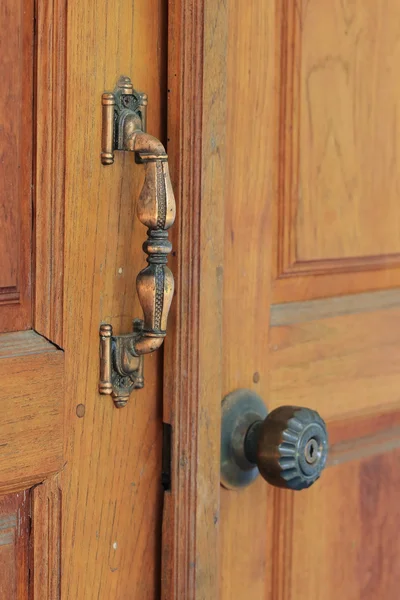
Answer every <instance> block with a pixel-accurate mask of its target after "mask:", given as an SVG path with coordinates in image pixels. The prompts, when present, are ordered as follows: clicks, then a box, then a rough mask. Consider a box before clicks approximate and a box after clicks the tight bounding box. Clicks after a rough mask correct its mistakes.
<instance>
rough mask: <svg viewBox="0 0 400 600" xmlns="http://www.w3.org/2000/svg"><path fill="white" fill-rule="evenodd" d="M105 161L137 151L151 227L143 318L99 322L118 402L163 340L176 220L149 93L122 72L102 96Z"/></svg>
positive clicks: (142, 208) (140, 205)
mask: <svg viewBox="0 0 400 600" xmlns="http://www.w3.org/2000/svg"><path fill="white" fill-rule="evenodd" d="M102 105H103V130H102V137H103V139H102V153H101V161H102V163H103V164H104V165H111V164H113V162H114V151H116V150H122V151H127V152H133V153H134V155H135V160H136V162H137V163H138V164H141V165H143V166H144V171H145V179H144V184H143V188H142V191H141V193H140V196H139V198H138V202H137V215H138V217H139V220H140V221H141V223H143V225H145V226H146V227H147V240H146V241H145V242H144V244H143V250H144V252H145V253H146V254H147V263H148V266H147V267H146V268H145V269H143V270H142V271H140V273H139V274H138V276H137V278H136V288H137V293H138V297H139V301H140V304H141V306H142V309H143V319H135V320H134V321H133V332H131V333H127V334H125V335H118V336H114V335H113V330H112V326H111V324H108V323H107V324H102V325H101V326H100V380H99V392H100V393H101V394H110V395H112V397H113V400H114V403H115V406H116V407H117V408H121V407H122V406H125V405H126V403H127V401H128V398H129V395H130V393H131V391H132V390H133V389H138V388H142V387H143V385H144V382H143V356H144V355H145V354H149V353H150V352H154V351H155V350H157V349H158V348H159V347H160V346H161V344H162V343H163V341H164V338H165V336H166V333H167V331H166V329H167V319H168V313H169V309H170V306H171V301H172V297H173V294H174V278H173V275H172V273H171V271H170V270H169V268H168V267H167V257H168V254H169V253H170V252H171V250H172V246H171V242H170V241H169V240H168V229H169V228H170V227H171V226H172V225H173V223H174V220H175V199H174V194H173V191H172V185H171V179H170V176H169V169H168V157H167V154H166V152H165V149H164V146H163V145H162V143H161V142H160V141H159V140H157V139H156V138H155V137H153V136H151V135H149V134H148V133H147V132H146V109H147V95H146V94H144V93H141V92H138V91H136V90H134V89H133V85H132V82H131V80H130V79H129V77H125V76H122V77H120V79H119V80H118V83H117V87H116V88H115V90H114V91H113V92H112V93H111V92H105V93H104V94H103V97H102Z"/></svg>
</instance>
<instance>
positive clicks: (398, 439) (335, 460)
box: [327, 426, 400, 467]
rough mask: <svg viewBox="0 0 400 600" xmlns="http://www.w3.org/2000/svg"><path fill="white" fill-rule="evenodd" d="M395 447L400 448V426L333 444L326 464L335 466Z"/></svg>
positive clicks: (382, 452)
mask: <svg viewBox="0 0 400 600" xmlns="http://www.w3.org/2000/svg"><path fill="white" fill-rule="evenodd" d="M397 448H400V426H397V427H391V428H390V429H388V430H385V431H379V432H377V433H375V434H372V435H368V436H364V437H361V438H355V439H353V440H350V441H348V440H346V441H344V442H339V443H337V444H333V445H332V447H331V448H330V449H329V455H328V460H327V466H328V467H335V466H338V465H340V464H343V463H345V462H350V461H354V460H363V459H365V458H371V457H372V456H377V455H379V454H386V453H387V452H391V451H392V450H396V449H397Z"/></svg>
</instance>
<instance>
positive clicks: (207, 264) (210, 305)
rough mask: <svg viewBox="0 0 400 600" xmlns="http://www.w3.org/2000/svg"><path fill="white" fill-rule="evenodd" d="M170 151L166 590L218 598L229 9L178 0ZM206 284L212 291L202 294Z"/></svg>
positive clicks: (173, 24)
mask: <svg viewBox="0 0 400 600" xmlns="http://www.w3.org/2000/svg"><path fill="white" fill-rule="evenodd" d="M168 36H169V38H168V41H169V50H168V58H169V65H168V88H169V111H168V139H169V142H168V153H169V156H170V168H171V176H172V180H173V185H174V189H175V193H176V198H177V215H178V218H177V223H176V225H175V229H174V231H173V245H174V248H176V253H174V256H173V258H172V266H173V269H174V271H175V274H176V282H177V287H176V301H175V303H174V304H173V306H172V315H171V319H170V333H169V335H168V337H167V340H166V345H165V362H164V420H165V421H166V422H168V423H170V424H171V425H172V478H171V489H170V491H166V492H165V495H164V520H163V559H162V598H163V599H164V600H173V599H174V600H180V599H181V598H185V599H187V600H194V599H196V600H200V599H201V600H209V599H210V598H217V597H218V588H219V579H218V558H219V548H218V528H219V435H220V434H219V421H220V401H221V381H220V376H221V371H220V365H221V360H222V354H221V352H222V346H221V308H222V307H221V302H222V267H221V265H222V253H223V248H222V240H223V211H224V206H223V202H222V198H223V197H224V160H225V138H224V123H225V101H226V98H225V93H226V89H225V73H226V65H225V55H226V54H225V53H226V7H225V5H224V3H223V2H209V1H208V0H206V1H204V2H203V1H201V2H193V1H192V0H188V1H186V0H184V1H180V0H173V1H172V2H170V3H169V31H168ZM204 292H206V293H204Z"/></svg>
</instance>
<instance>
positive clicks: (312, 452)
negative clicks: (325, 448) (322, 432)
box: [304, 438, 321, 465]
mask: <svg viewBox="0 0 400 600" xmlns="http://www.w3.org/2000/svg"><path fill="white" fill-rule="evenodd" d="M304 454H305V458H306V461H307V462H308V464H309V465H313V464H314V463H315V462H317V460H318V459H319V457H320V456H321V448H320V447H319V444H318V442H317V440H316V439H315V438H311V440H309V441H308V442H307V444H306V447H305V448H304Z"/></svg>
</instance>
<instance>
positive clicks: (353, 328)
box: [269, 308, 400, 419]
mask: <svg viewBox="0 0 400 600" xmlns="http://www.w3.org/2000/svg"><path fill="white" fill-rule="evenodd" d="M399 317H400V311H399V309H398V308H392V309H388V310H383V311H373V312H370V313H361V314H356V315H345V316H339V317H333V318H332V319H329V318H326V319H321V320H317V321H309V322H304V323H298V324H295V325H291V326H286V327H273V328H271V334H270V392H269V406H270V408H275V407H276V406H278V405H281V404H294V405H296V406H297V405H300V406H301V405H303V406H309V407H312V408H315V409H317V410H318V411H319V412H320V413H321V414H322V415H323V416H324V418H325V419H338V418H341V417H343V416H344V415H349V414H353V415H356V414H358V413H360V412H361V413H362V412H368V413H381V412H385V411H387V410H392V409H393V408H394V407H395V406H398V405H399V395H398V389H399V386H400V375H399V368H398V365H399V361H400V335H399V331H398V330H397V328H396V327H394V326H393V323H395V322H397V319H399Z"/></svg>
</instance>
